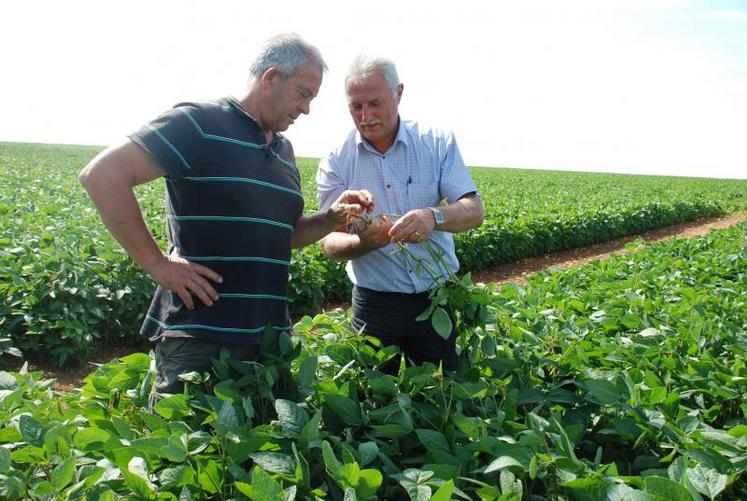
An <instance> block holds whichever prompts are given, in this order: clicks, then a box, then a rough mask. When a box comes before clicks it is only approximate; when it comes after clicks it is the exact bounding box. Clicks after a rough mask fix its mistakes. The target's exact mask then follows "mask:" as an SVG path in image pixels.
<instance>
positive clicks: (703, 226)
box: [29, 213, 747, 391]
mask: <svg viewBox="0 0 747 501" xmlns="http://www.w3.org/2000/svg"><path fill="white" fill-rule="evenodd" d="M744 220H747V213H740V214H730V215H728V216H723V217H714V218H706V219H700V220H697V221H692V222H689V223H681V224H677V225H674V226H668V227H666V228H661V229H658V230H651V231H648V232H646V233H643V234H641V235H631V236H627V237H622V238H618V239H615V240H610V241H608V242H603V243H600V244H596V245H590V246H588V247H581V248H578V249H572V250H568V251H563V252H558V253H555V254H548V255H545V256H538V257H531V258H526V259H522V260H520V261H517V262H515V263H511V264H506V265H501V266H496V267H495V268H491V269H490V270H485V271H481V272H478V273H474V274H473V280H474V281H475V282H484V283H488V282H495V283H497V284H499V285H500V284H505V283H507V282H514V283H525V282H526V277H527V275H531V274H533V273H537V272H539V271H542V270H545V269H548V268H559V269H564V268H570V267H572V266H580V265H583V264H585V263H588V262H590V261H594V260H599V259H605V258H607V257H608V256H610V255H611V254H615V253H620V252H622V251H623V250H624V248H625V245H626V244H627V243H628V242H630V241H632V240H634V239H636V238H638V237H641V238H643V240H645V241H646V242H658V241H659V240H663V239H665V238H668V237H676V238H691V237H696V236H699V235H704V234H706V233H708V232H710V231H711V230H714V229H720V228H727V227H729V226H732V225H734V224H737V223H739V222H742V221H744ZM348 306H349V304H347V303H330V304H327V305H325V306H324V307H323V308H322V309H323V310H324V311H329V310H331V309H334V308H339V307H348ZM135 351H139V350H137V349H136V348H131V347H116V346H114V347H107V348H102V349H100V350H99V351H97V352H96V354H95V355H94V359H93V361H92V362H89V363H87V364H84V365H82V366H79V367H71V368H66V369H52V368H49V367H44V366H30V367H29V369H30V370H42V371H43V372H44V375H45V377H46V378H55V379H57V383H56V384H55V389H56V390H60V391H69V390H71V389H72V388H77V387H79V386H81V385H82V384H83V378H85V376H86V375H88V374H89V373H91V372H93V371H94V370H95V369H96V366H97V364H102V363H105V362H108V361H110V360H113V359H115V358H117V357H121V356H125V355H128V354H130V353H133V352H135Z"/></svg>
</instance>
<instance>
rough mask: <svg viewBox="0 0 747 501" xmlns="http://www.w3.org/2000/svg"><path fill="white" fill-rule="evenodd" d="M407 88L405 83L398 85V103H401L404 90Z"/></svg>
mask: <svg viewBox="0 0 747 501" xmlns="http://www.w3.org/2000/svg"><path fill="white" fill-rule="evenodd" d="M403 90H405V86H404V85H403V84H398V85H397V104H399V102H400V100H401V99H402V91H403Z"/></svg>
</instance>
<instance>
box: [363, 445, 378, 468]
mask: <svg viewBox="0 0 747 501" xmlns="http://www.w3.org/2000/svg"><path fill="white" fill-rule="evenodd" d="M378 456H379V446H378V445H376V442H362V443H360V444H358V457H359V458H360V462H361V466H366V465H367V464H369V463H370V462H371V461H373V460H374V459H376V458H377V457H378Z"/></svg>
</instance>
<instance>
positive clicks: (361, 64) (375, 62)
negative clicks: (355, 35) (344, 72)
mask: <svg viewBox="0 0 747 501" xmlns="http://www.w3.org/2000/svg"><path fill="white" fill-rule="evenodd" d="M376 72H380V73H381V74H382V75H384V78H385V79H386V81H387V83H388V84H389V87H391V88H392V96H395V97H396V96H397V86H398V85H399V75H397V67H396V66H394V63H393V62H392V61H391V60H390V59H386V58H384V57H369V56H358V57H356V58H355V59H354V60H353V63H352V64H351V65H350V69H349V70H348V76H347V78H345V84H346V85H347V84H348V83H356V84H357V83H361V82H363V81H364V80H366V79H367V78H369V77H370V76H371V75H373V74H374V73H376Z"/></svg>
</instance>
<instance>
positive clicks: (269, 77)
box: [259, 66, 280, 89]
mask: <svg viewBox="0 0 747 501" xmlns="http://www.w3.org/2000/svg"><path fill="white" fill-rule="evenodd" d="M278 80H280V72H279V71H278V69H277V68H275V67H274V66H273V67H272V68H268V69H267V70H266V71H265V72H264V73H262V76H261V77H260V78H259V83H260V86H261V87H262V88H263V89H269V88H270V87H272V86H273V85H275V83H276V82H277V81H278Z"/></svg>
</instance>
